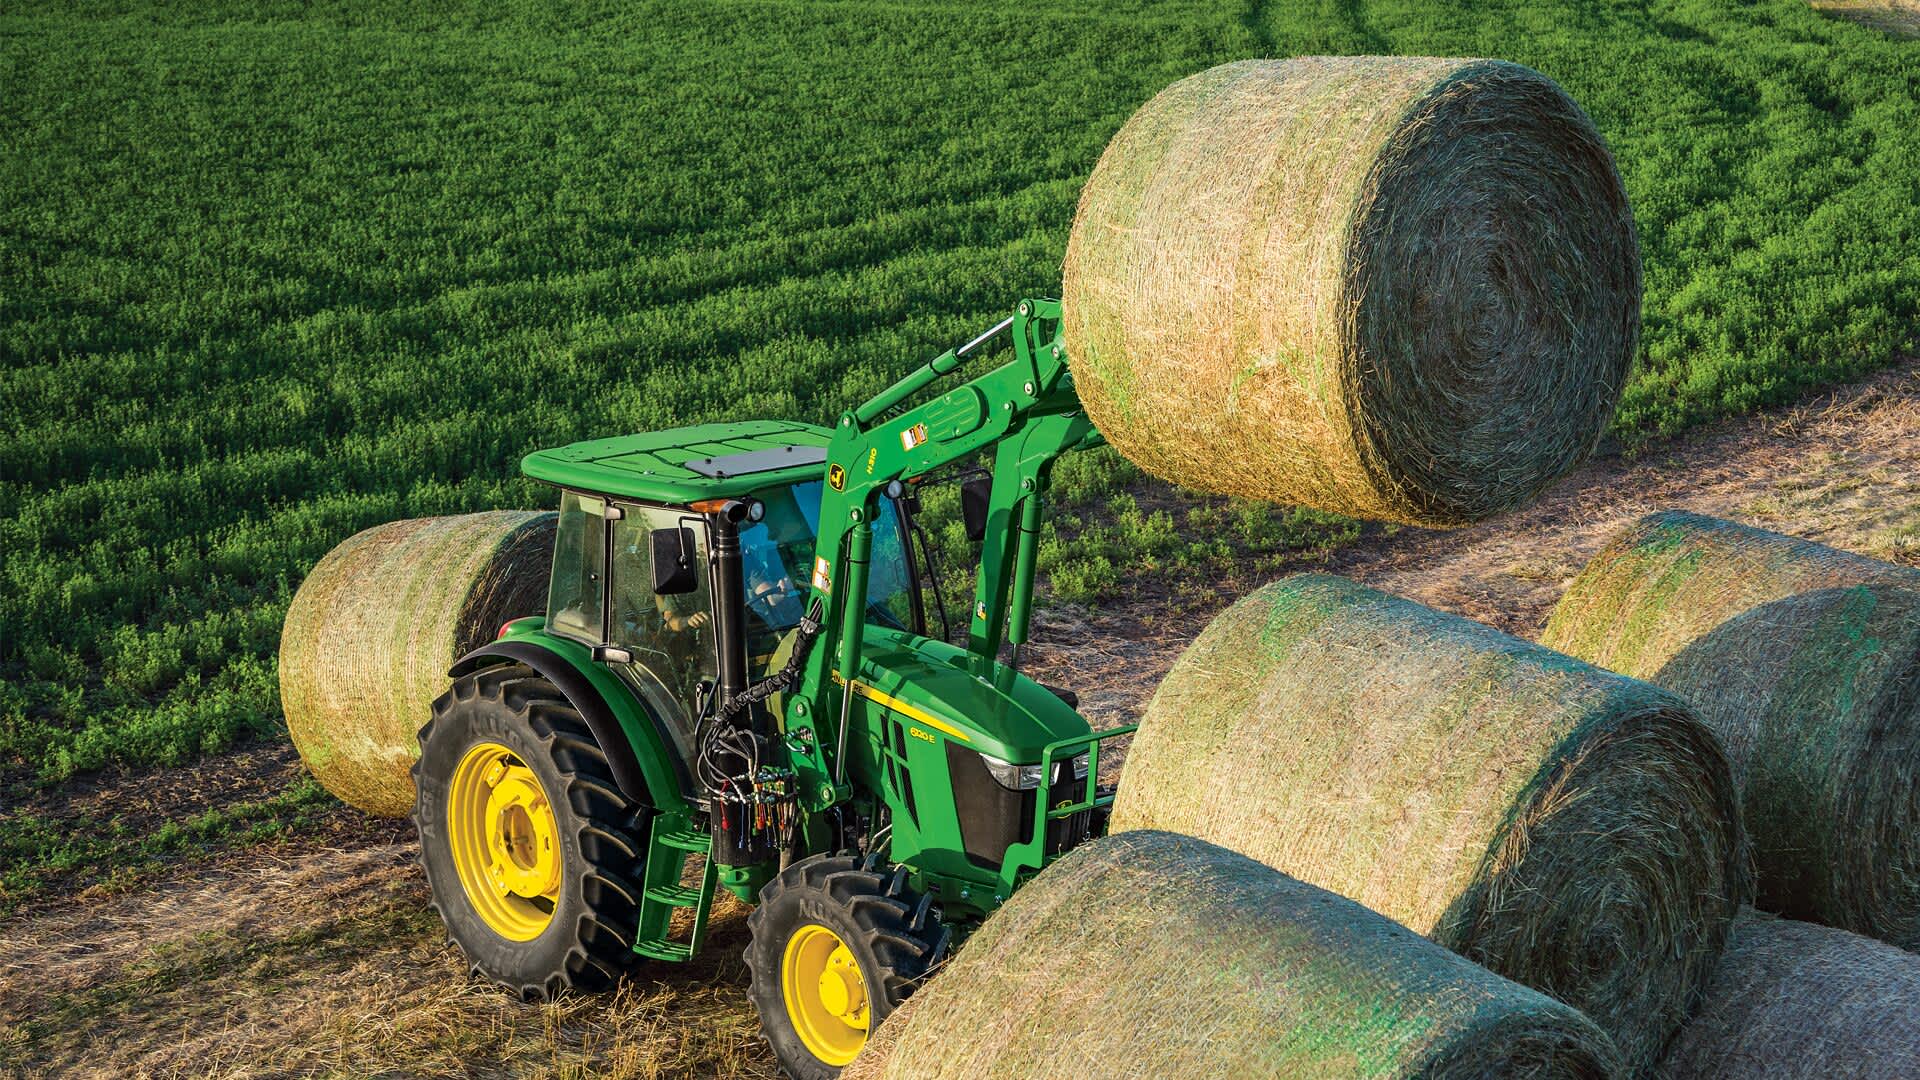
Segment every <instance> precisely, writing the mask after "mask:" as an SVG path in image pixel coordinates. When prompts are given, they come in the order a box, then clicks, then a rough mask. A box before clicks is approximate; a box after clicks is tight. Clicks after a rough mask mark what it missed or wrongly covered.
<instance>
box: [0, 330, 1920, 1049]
mask: <svg viewBox="0 0 1920 1080" xmlns="http://www.w3.org/2000/svg"><path fill="white" fill-rule="evenodd" d="M1668 508H1684V509H1691V510H1696V511H1700V512H1702V513H1707V514H1713V515H1716V516H1720V517H1727V518H1732V519H1735V520H1738V521H1744V522H1749V523H1752V524H1757V525H1761V526H1764V527H1767V528H1772V529H1777V530H1780V531H1784V532H1790V533H1795V534H1798V535H1802V536H1806V537H1810V538H1813V539H1816V540H1821V541H1824V542H1826V543H1830V544H1834V545H1837V546H1840V547H1844V548H1849V549H1852V550H1856V551H1862V552H1866V553H1869V554H1873V555H1877V556H1880V557H1882V558H1888V559H1893V560H1896V561H1901V562H1906V563H1909V564H1914V565H1920V364H1908V365H1906V366H1904V367H1901V368H1898V369H1895V370H1893V371H1890V372H1887V373H1885V374H1883V375H1881V376H1880V377H1878V378H1876V379H1874V380H1872V381H1870V382H1867V383H1864V384H1862V385H1859V386H1855V387H1851V388H1849V389H1847V390H1845V391H1842V392H1840V393H1837V394H1835V395H1832V396H1830V397H1827V398H1823V399H1820V400H1818V401H1815V402H1812V403H1809V404H1807V405H1803V406H1801V407H1798V408H1795V409H1791V410H1786V411H1781V412H1776V413H1771V414H1767V415H1763V416H1759V417H1754V418H1750V419H1746V420H1742V421H1739V422H1734V423H1729V424H1725V425H1721V426H1719V427H1716V428H1712V429H1706V430H1702V431H1700V432H1696V433H1694V434H1692V435H1690V436H1688V437H1685V438H1682V439H1676V440H1671V441H1666V442H1661V443H1656V444H1654V445H1653V446H1651V447H1648V448H1646V449H1644V450H1643V451H1642V452H1640V453H1638V454H1635V455H1632V456H1630V457H1623V456H1613V457H1608V458H1604V459H1602V460H1600V461H1597V462H1596V463H1594V464H1592V465H1590V466H1589V467H1587V468H1586V469H1584V470H1583V471H1581V472H1580V473H1578V474H1577V475H1576V476H1574V477H1573V478H1571V479H1570V480H1568V481H1567V482H1565V483H1564V484H1562V485H1560V486H1559V487H1558V488H1557V489H1556V490H1555V491H1554V492H1553V493H1551V494H1550V495H1549V496H1548V497H1547V498H1545V499H1544V500H1542V501H1541V502H1540V503H1538V504H1537V505H1535V506H1534V507H1532V508H1531V509H1529V510H1527V511H1525V512H1523V513H1520V514H1515V515H1512V516H1510V517H1507V518H1504V519H1501V520H1499V521H1495V522H1490V523H1487V524H1484V525H1480V526H1476V527H1474V528H1470V529H1464V530H1459V531H1454V532H1432V531H1426V530H1419V529H1398V530H1385V529H1379V530H1370V531H1369V532H1368V533H1367V534H1366V535H1364V536H1363V537H1362V538H1361V539H1360V540H1359V541H1357V542H1355V543H1353V544H1351V545H1349V546H1347V547H1345V548H1343V549H1341V550H1339V551H1337V552H1335V553H1334V554H1333V555H1331V556H1330V557H1328V558H1327V559H1326V560H1325V561H1324V563H1322V564H1320V565H1317V566H1311V567H1305V568H1306V569H1316V570H1324V571H1326V572H1332V573H1340V574H1345V575H1348V576H1350V577H1354V578H1356V579H1358V580H1361V581H1364V582H1367V583H1369V584H1372V585H1374V586H1376V587H1379V588H1382V589H1386V590H1389V591H1392V592H1397V593H1400V594H1402V595H1405V596H1409V597H1412V598H1414V599H1417V600H1420V601H1422V602H1424V603H1427V604H1430V605H1433V606H1435V607H1439V608H1443V609H1446V610H1450V611H1455V612H1459V613H1461V614H1465V615H1469V616H1472V617H1474V618H1478V619H1481V620H1482V621H1485V622H1488V623H1491V624H1493V625H1495V626H1498V627H1500V628H1502V629H1504V630H1507V631H1509V632H1512V633H1515V634H1519V635H1522V636H1531V635H1533V634H1535V633H1537V632H1538V630H1539V628H1540V627H1541V626H1542V625H1543V624H1544V623H1545V621H1546V616H1547V612H1548V610H1549V609H1550V608H1551V606H1552V604H1553V603H1554V601H1555V600H1556V599H1557V597H1558V595H1559V593H1560V591H1561V589H1562V588H1563V587H1564V585H1565V583H1566V581H1567V580H1568V579H1569V578H1570V577H1571V576H1572V575H1573V574H1574V573H1575V572H1576V571H1577V570H1578V569H1579V567H1580V566H1581V565H1582V563H1583V561H1584V560H1585V559H1586V558H1588V557H1589V556H1591V555H1592V554H1593V553H1594V552H1595V551H1596V550H1598V548H1599V547H1600V546H1601V545H1602V544H1603V543H1604V542H1605V541H1606V539H1607V538H1608V537H1609V536H1610V535H1611V534H1612V533H1613V532H1614V531H1615V530H1616V529H1618V528H1619V527H1620V526H1622V525H1624V524H1625V523H1626V522H1628V521H1630V520H1632V519H1633V518H1635V517H1637V516H1638V515H1640V514H1642V513H1645V512H1647V511H1650V510H1654V509H1668ZM1260 583H1261V579H1260V577H1259V575H1257V574H1255V573H1254V572H1253V571H1252V570H1251V569H1248V570H1247V571H1246V572H1245V573H1237V572H1229V573H1228V574H1226V575H1225V576H1224V577H1223V578H1222V579H1221V580H1217V581H1174V582H1161V583H1158V584H1157V585H1156V587H1155V588H1153V589H1152V595H1151V596H1145V595H1143V596H1142V597H1141V598H1139V599H1136V600H1134V601H1132V602H1128V603H1119V604H1113V605H1109V606H1106V607H1103V608H1102V609H1100V610H1098V611H1094V612H1085V611H1057V610H1056V611H1051V612H1048V613H1046V614H1045V615H1044V617H1043V618H1042V619H1040V620H1039V622H1038V627H1037V638H1038V640H1037V642H1036V645H1035V647H1034V648H1033V650H1032V651H1031V652H1030V654H1029V656H1030V658H1031V659H1030V662H1029V669H1030V670H1031V671H1032V672H1033V673H1034V674H1035V675H1037V676H1038V677H1040V678H1043V679H1045V680H1047V681H1049V682H1054V683H1058V684H1061V685H1065V686H1069V687H1072V688H1074V689H1076V690H1077V691H1078V692H1079V693H1080V696H1081V704H1082V709H1083V711H1084V712H1086V713H1087V714H1088V716H1089V717H1090V718H1091V719H1092V720H1093V721H1094V722H1095V723H1096V724H1119V723H1126V722H1130V721H1131V720H1133V719H1135V718H1136V717H1137V715H1138V713H1139V711H1140V710H1141V708H1142V707H1143V706H1144V705H1145V703H1146V701H1147V699H1148V698H1149V696H1150V695H1151V693H1152V689H1153V687H1154V686H1155V685H1156V684H1157V683H1158V681H1159V680H1160V678H1161V676H1162V675H1164V673H1165V672H1166V670H1167V668H1168V667H1169V666H1170V665H1171V664H1172V662H1173V660H1174V658H1175V657H1176V656H1177V655H1178V653H1179V650H1180V649H1181V647H1182V646H1183V645H1184V644H1185V643H1186V642H1187V641H1189V640H1190V639H1191V638H1192V637H1193V635H1194V634H1195V633H1197V632H1198V630H1199V629H1200V627H1202V626H1203V625H1205V622H1206V620H1207V618H1208V617H1209V616H1210V615H1211V614H1212V613H1214V612H1216V611H1217V610H1219V608H1221V607H1223V606H1224V605H1226V604H1227V603H1230V602H1231V601H1232V599H1233V598H1234V597H1236V596H1238V595H1241V594H1242V593H1244V592H1245V591H1247V590H1248V589H1250V588H1253V587H1255V586H1257V585H1259V584H1260ZM242 767H244V769H245V770H246V771H247V772H248V773H249V774H251V775H253V776H256V777H259V778H262V779H261V780H260V782H261V783H263V784H267V785H271V784H274V783H284V782H286V779H287V778H289V777H291V776H292V775H294V771H295V770H296V769H297V768H298V766H297V762H295V761H294V759H293V758H292V756H291V755H290V754H289V753H288V752H287V751H286V750H285V749H284V748H255V749H253V750H249V751H246V752H244V753H242V754H236V755H229V756H227V757H224V758H220V759H216V760H215V761H212V762H209V763H206V764H205V765H202V766H198V767H196V769H198V770H200V771H204V772H206V773H207V774H208V775H209V776H210V777H211V776H213V775H216V774H219V773H220V772H221V771H222V770H223V769H224V770H227V773H228V775H232V774H233V773H234V772H236V771H238V770H239V769H241V768H242ZM130 797H131V798H141V799H148V800H150V801H151V803H152V805H151V806H147V807H144V808H143V810H144V811H145V812H147V813H150V815H151V817H152V818H154V819H155V820H159V819H164V818H166V817H168V816H170V815H173V814H184V813H187V812H191V810H192V809H193V807H191V806H188V805H187V804H186V803H184V802H183V803H181V804H180V805H178V806H174V805H171V804H170V803H169V802H168V800H167V799H166V798H164V797H156V796H153V795H152V794H151V791H150V786H148V785H144V784H141V783H139V782H137V781H129V782H128V784H126V785H116V784H115V783H111V782H103V783H100V784H96V785H93V786H92V787H89V788H88V789H86V790H85V791H84V792H82V793H80V794H77V795H75V796H73V798H74V799H75V800H76V802H77V803H79V804H85V805H88V806H95V805H98V804H100V803H101V802H104V801H113V800H116V799H122V798H130ZM328 825H329V826H330V827H328V828H323V829H321V830H320V832H321V833H322V834H323V835H321V836H318V837H312V836H310V837H308V838H306V839H301V840H295V841H290V842H279V843H274V844H271V845H265V846H260V847H254V848H246V849H242V850H238V851H233V852H229V853H226V854H223V855H221V856H218V857H217V858H214V859H211V860H208V859H202V860H195V861H191V862H180V863H177V864H175V865H174V866H172V867H171V868H169V869H168V870H167V871H166V872H165V873H162V874H160V875H158V876H155V877H152V878H150V879H149V880H147V881H146V882H144V883H143V884H141V885H139V886H138V887H137V888H135V889H134V890H131V891H119V892H104V891H103V890H90V891H88V892H85V893H82V894H79V895H75V896H69V897H65V898H62V899H59V900H56V901H53V902H51V903H42V904H39V905H37V906H36V907H34V908H33V909H31V910H29V911H27V912H26V913H24V914H22V915H19V916H17V917H15V918H13V919H11V920H9V921H6V922H0V1078H6V1080H14V1078H21V1080H24V1078H26V1077H40V1076H49V1075H59V1076H84V1077H146V1076H195V1077H273V1076H294V1075H299V1076H315V1075H318V1076H356V1077H358V1076H381V1077H384V1076H395V1077H398V1076H432V1077H492V1076H502V1077H505V1076H513V1077H576V1076H582V1077H583V1076H588V1075H592V1076H604V1077H695V1076H702V1077H704V1076H724V1077H771V1076H774V1075H776V1070H775V1069H774V1067H773V1065H772V1062H771V1060H770V1058H769V1057H768V1055H767V1054H766V1052H765V1050H764V1047H763V1046H762V1045H761V1043H760V1042H759V1040H758V1036H757V1022H756V1021H755V1019H754V1017H753V1014H752V1011H751V1009H750V1008H749V1007H748V1004H747V1001H746V994H745V968H744V965H743V964H742V962H741V960H740V950H741V948H742V946H743V945H744V941H745V917H744V916H745V912H744V909H743V908H739V907H737V906H736V907H732V908H728V909H726V910H724V911H722V912H721V913H720V914H719V916H718V917H717V921H716V924H715V926H714V928H713V930H712V933H711V936H710V938H709V942H710V945H711V947H710V948H709V949H708V950H707V952H706V954H705V955H704V956H703V958H702V959H701V960H700V961H698V962H697V963H695V964H693V965H691V966H688V967H682V968H672V969H668V968H664V967H656V968H652V969H648V970H646V971H644V972H643V974H642V976H641V977H639V978H637V979H635V980H633V981H632V982H630V983H629V984H628V985H627V986H625V987H624V988H623V989H622V990H621V991H620V992H619V993H616V994H613V995H610V996H606V997H579V998H571V999H567V1000H563V1001H561V1002H559V1003H555V1004H549V1005H541V1006H533V1005H522V1004H520V1003H518V1002H516V1001H512V1000H510V999H508V998H507V997H506V996H504V995H502V994H500V993H498V992H496V991H495V990H493V989H491V988H490V987H488V986H485V985H483V984H481V983H478V982H476V981H472V980H470V979H469V978H468V977H467V974H466V971H465V965H464V964H463V962H462V961H461V959H460V957H459V954H458V952H457V950H455V949H454V948H453V947H452V946H451V945H449V944H447V943H446V941H445V940H444V937H443V935H442V932H441V930H440V928H439V926H438V925H437V923H436V922H435V919H434V916H433V914H432V912H431V911H429V910H428V909H427V907H426V900H427V894H426V885H425V882H424V880H423V878H422V876H421V874H420V871H419V870H418V868H417V865H416V863H415V862H414V845H413V843H412V838H411V835H410V833H409V831H408V830H407V828H406V827H405V826H404V825H387V824H377V825H375V824H369V823H365V822H361V821H357V820H355V815H353V813H352V812H351V811H348V810H345V809H341V810H338V811H336V812H334V813H333V814H332V815H331V816H330V817H329V819H328Z"/></svg>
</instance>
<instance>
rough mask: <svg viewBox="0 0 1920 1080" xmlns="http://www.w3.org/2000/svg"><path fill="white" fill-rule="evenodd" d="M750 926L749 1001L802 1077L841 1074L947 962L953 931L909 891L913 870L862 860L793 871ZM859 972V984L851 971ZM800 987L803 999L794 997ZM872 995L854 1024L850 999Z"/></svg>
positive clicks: (785, 1064) (773, 888) (804, 864)
mask: <svg viewBox="0 0 1920 1080" xmlns="http://www.w3.org/2000/svg"><path fill="white" fill-rule="evenodd" d="M883 870H884V871H886V872H883ZM747 926H748V929H749V930H750V931H751V932H752V934H753V940H752V941H751V942H750V943H749V944H748V946H747V956H746V959H747V967H748V969H749V970H750V971H751V972H752V975H753V980H752V983H751V985H750V986H749V988H748V995H749V996H750V997H751V998H752V999H753V1004H754V1008H755V1009H756V1010H757V1011H758V1012H759V1014H760V1027H761V1030H762V1031H763V1032H764V1033H765V1034H766V1038H767V1042H768V1044H770V1045H771V1046H772V1047H773V1055H774V1057H775V1058H776V1059H778V1060H779V1062H780V1065H781V1067H782V1068H784V1069H785V1070H786V1071H787V1075H789V1076H791V1077H793V1078H794V1080H833V1078H834V1077H837V1076H839V1075H840V1070H841V1069H842V1068H843V1067H845V1066H846V1064H847V1063H848V1062H850V1061H852V1060H853V1057H854V1056H855V1055H856V1054H858V1053H859V1050H860V1048H861V1047H862V1046H864V1045H865V1044H866V1037H867V1034H868V1033H869V1032H870V1031H871V1030H872V1029H874V1028H877V1027H879V1025H880V1021H882V1020H885V1019H886V1018H887V1016H888V1015H889V1014H891V1013H892V1012H893V1010H894V1009H895V1008H897V1007H898V1006H899V1005H900V1003H901V1002H903V1001H905V1000H906V999H907V996H908V995H909V994H911V993H912V992H913V991H914V989H915V988H916V987H917V986H918V985H919V984H920V982H921V981H922V980H923V979H925V978H926V976H927V974H928V973H929V972H931V971H932V970H933V968H934V967H935V966H936V965H937V964H939V963H940V961H941V960H942V959H944V958H945V956H946V952H947V944H948V941H949V940H950V935H951V931H949V930H948V929H947V928H946V927H945V926H942V925H941V924H940V921H939V919H938V918H937V916H936V915H935V914H934V913H933V910H932V904H931V903H930V902H929V900H928V898H926V897H921V896H918V895H916V894H915V893H914V892H913V891H912V890H910V889H908V888H907V887H906V873H905V868H904V867H900V868H894V867H885V866H884V864H880V863H878V862H875V861H872V860H865V861H863V860H862V859H860V858H859V857H857V856H852V855H817V856H815V857H813V858H810V859H806V860H803V861H801V862H797V863H794V864H793V865H792V866H789V867H787V869H786V870H784V871H782V872H781V874H780V876H778V877H776V878H774V879H773V880H772V881H771V882H769V883H768V884H767V886H766V888H764V889H762V890H761V891H760V902H759V906H758V907H756V908H754V910H753V914H752V915H750V916H748V918H747ZM850 968H851V969H852V970H855V971H857V981H855V980H852V979H849V978H847V976H845V975H842V974H841V973H842V972H846V971H848V970H849V969H850ZM829 983H831V986H828V984H829ZM796 985H797V986H798V987H799V991H800V992H799V994H798V999H797V1000H796V999H795V997H794V996H791V995H790V994H789V993H788V991H789V989H790V988H793V987H795V986H796ZM814 987H828V988H827V989H826V990H825V991H816V990H814ZM849 988H851V989H849ZM862 999H863V1000H864V1002H865V1006H866V1007H865V1009H864V1010H859V1011H858V1013H857V1015H855V1016H853V1017H852V1019H851V1020H849V1019H848V1018H847V1016H846V1013H847V1005H848V1004H849V1002H850V1000H853V1001H858V1000H862Z"/></svg>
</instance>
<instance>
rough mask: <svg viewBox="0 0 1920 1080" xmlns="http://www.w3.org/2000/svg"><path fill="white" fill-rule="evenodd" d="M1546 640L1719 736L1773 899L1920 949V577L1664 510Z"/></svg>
mask: <svg viewBox="0 0 1920 1080" xmlns="http://www.w3.org/2000/svg"><path fill="white" fill-rule="evenodd" d="M1542 641H1543V643H1544V644H1546V645H1548V646H1550V647H1552V648H1556V649H1560V650H1562V651H1565V652H1568V653H1571V654H1573V655H1575V656H1578V657H1581V658H1582V659H1585V660H1590V661H1592V662H1593V663H1596V664H1600V665H1601V666H1603V667H1607V668H1610V669H1612V670H1615V671H1619V672H1621V673H1623V674H1626V675H1632V676H1634V677H1636V678H1642V679H1646V680H1648V681H1649V682H1653V683H1656V684H1658V685H1660V686H1662V687H1665V688H1666V689H1668V690H1671V691H1673V692H1674V693H1675V694H1678V695H1679V696H1680V697H1682V698H1684V699H1686V700H1687V702H1688V703H1689V704H1691V705H1692V706H1693V707H1694V709H1695V710H1696V711H1697V712H1698V713H1699V715H1700V717H1701V719H1702V720H1704V721H1705V722H1706V723H1707V724H1708V726H1709V727H1711V728H1713V729H1714V731H1715V733H1716V734H1718V735H1719V737H1720V740H1721V742H1722V743H1724V744H1725V746H1726V748H1727V756H1728V758H1729V760H1730V761H1731V763H1732V765H1733V772H1734V779H1735V782H1736V783H1737V784H1738V785H1739V786H1740V790H1741V798H1742V806H1743V809H1744V812H1745V817H1746V824H1747V834H1748V836H1749V838H1750V840H1751V842H1752V845H1753V853H1754V869H1755V873H1756V876H1757V881H1756V890H1757V891H1756V903H1757V904H1758V905H1759V906H1760V907H1762V908H1764V909H1766V910H1768V911H1774V912H1779V913H1780V914H1783V915H1789V916H1792V917H1793V918H1796V919H1805V920H1808V921H1812V922H1819V923H1825V924H1827V925H1829V926H1838V927H1841V928H1843V929H1847V930H1853V931H1856V932H1858V933H1862V934H1868V935H1870V936H1873V937H1877V938H1880V939H1882V940H1885V941H1890V942H1893V943H1894V944H1896V945H1901V946H1905V947H1907V948H1916V947H1920V572H1915V571H1913V570H1910V569H1907V568H1905V567H1901V566H1895V565H1893V564H1891V563H1884V562H1880V561H1878V560H1875V559H1868V558H1864V557H1862V556H1859V555H1851V554H1848V553H1846V552H1843V551H1837V550H1835V549H1833V548H1830V547H1825V546H1823V545H1820V544H1815V543H1810V542H1808V541H1805V540H1798V539H1795V538H1793V537H1789V536H1781V535H1780V534H1778V533H1771V532H1766V531H1764V530H1761V529H1752V528H1748V527H1746V526H1742V525H1736V524H1733V523H1732V522H1727V521H1719V520H1716V519H1714V518H1709V517H1701V516H1699V515H1695V514H1681V513H1662V514H1653V515H1650V516H1648V517H1645V518H1642V519H1641V520H1640V521H1638V522H1636V523H1635V524H1634V525H1633V526H1631V527H1630V528H1628V529H1627V530H1626V531H1625V532H1624V533H1622V534H1621V535H1620V536H1619V537H1618V538H1616V539H1615V540H1614V541H1613V542H1612V543H1611V544H1610V545H1609V546H1608V547H1607V548H1606V550H1604V551H1602V552H1601V553H1600V554H1599V555H1597V556H1595V557H1594V559H1593V561H1592V562H1590V563H1588V564H1587V567H1586V569H1584V570H1583V571H1581V573H1580V575H1579V577H1577V578H1575V579H1574V582H1573V584H1572V585H1570V586H1569V587H1568V589H1567V592H1566V595H1565V596H1564V597H1562V598H1561V600H1560V604H1559V606H1558V607H1556V608H1555V609H1554V612H1553V615H1552V617H1551V618H1550V619H1549V621H1548V623H1547V629H1546V632H1545V634H1544V635H1543V636H1542Z"/></svg>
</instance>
